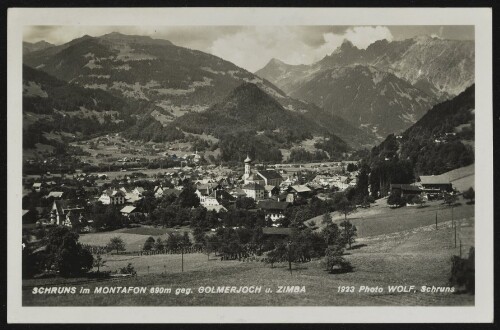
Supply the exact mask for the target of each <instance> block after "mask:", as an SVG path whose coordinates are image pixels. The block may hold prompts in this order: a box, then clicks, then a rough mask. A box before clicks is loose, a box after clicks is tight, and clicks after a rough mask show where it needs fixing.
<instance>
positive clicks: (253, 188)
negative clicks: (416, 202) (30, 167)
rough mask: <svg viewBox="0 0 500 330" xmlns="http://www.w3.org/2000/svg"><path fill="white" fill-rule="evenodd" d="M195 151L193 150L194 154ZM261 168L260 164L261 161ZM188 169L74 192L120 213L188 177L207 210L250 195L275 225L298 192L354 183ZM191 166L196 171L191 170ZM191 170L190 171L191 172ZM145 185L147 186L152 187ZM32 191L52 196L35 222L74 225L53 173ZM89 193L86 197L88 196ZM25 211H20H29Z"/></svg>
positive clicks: (437, 189)
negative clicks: (156, 180) (160, 180)
mask: <svg viewBox="0 0 500 330" xmlns="http://www.w3.org/2000/svg"><path fill="white" fill-rule="evenodd" d="M194 156H197V153H196V154H194ZM260 168H263V167H260ZM199 169H200V167H198V168H197V169H193V171H191V172H189V171H187V170H188V169H186V168H183V169H174V172H168V173H165V174H164V178H167V179H168V181H169V182H170V183H172V184H173V187H172V185H169V187H164V186H162V185H161V184H157V185H156V186H154V188H152V189H151V188H149V189H148V188H145V187H142V186H140V185H138V186H135V187H133V188H126V187H130V186H133V184H134V183H133V182H134V181H133V180H132V179H133V178H132V177H129V176H125V178H124V180H127V181H126V182H127V183H128V184H126V185H125V184H124V185H123V186H118V187H108V188H105V187H104V186H102V185H101V186H102V188H101V189H100V186H99V185H92V187H87V186H84V188H83V189H84V190H85V192H86V193H87V194H85V196H86V197H84V198H77V200H80V201H81V204H85V203H86V202H89V201H91V200H97V201H99V202H101V203H102V204H103V205H113V206H115V207H117V208H118V209H119V210H120V212H121V214H122V215H123V216H125V217H131V216H132V215H133V214H135V213H142V212H143V210H141V209H140V201H141V200H142V199H143V198H144V197H145V195H146V194H149V195H150V196H151V195H152V196H154V197H155V198H158V199H160V198H162V197H164V196H169V195H174V196H179V195H180V194H181V192H182V190H183V189H184V187H183V185H182V182H183V180H186V179H188V180H190V181H191V182H193V183H194V185H195V188H196V190H195V194H196V195H197V196H198V198H199V200H200V204H201V205H202V206H203V207H205V208H206V209H207V210H209V211H215V212H223V211H227V208H226V207H227V205H230V204H231V203H234V202H235V201H236V200H237V198H238V197H247V198H251V199H253V200H254V201H255V203H256V206H257V208H258V209H261V210H263V211H264V212H265V214H266V217H267V219H268V220H270V221H271V222H272V224H273V226H275V227H276V226H278V224H279V220H280V219H283V218H284V214H285V210H286V209H287V207H289V206H290V205H291V204H292V203H294V202H295V201H296V200H297V199H298V198H304V199H306V198H309V197H311V196H312V195H316V194H318V193H321V192H322V191H324V190H331V189H335V190H339V191H343V190H345V189H348V188H349V187H354V186H356V184H357V176H358V172H357V171H352V172H345V171H343V172H341V173H338V172H336V173H334V174H331V173H328V172H323V173H318V174H317V175H316V176H315V177H314V178H313V179H309V180H308V182H306V183H305V184H301V183H300V182H304V180H299V177H298V176H297V175H296V174H294V175H287V173H286V171H284V170H279V169H277V168H276V167H274V169H273V168H271V169H269V168H266V169H257V168H254V166H253V162H252V160H251V159H250V157H248V156H247V158H246V159H245V160H244V172H243V174H242V175H241V176H237V175H236V176H235V175H234V173H233V172H232V171H231V170H229V169H227V170H226V169H223V168H222V167H219V168H216V167H215V166H213V165H212V166H211V167H208V169H206V170H203V171H201V170H199ZM195 172H196V173H195ZM190 173H195V174H194V175H192V174H190ZM90 177H91V178H92V179H101V180H103V179H106V178H105V176H104V175H85V174H84V173H81V172H78V173H75V175H74V177H73V179H74V180H77V181H79V182H81V183H85V182H86V181H85V180H89V178H90ZM151 186H152V185H150V186H149V187H151ZM452 189H453V188H452V184H451V183H450V180H449V178H447V177H446V176H444V175H441V176H421V177H420V182H418V183H417V184H391V186H390V193H394V192H395V191H398V192H399V193H400V194H401V195H402V196H407V195H417V194H418V195H422V196H424V197H425V198H429V199H432V198H434V197H435V196H437V195H439V194H440V193H442V192H443V191H452ZM31 190H32V191H36V192H41V191H47V194H46V195H45V196H44V198H52V199H53V205H52V207H51V209H50V214H49V215H47V214H44V215H42V219H41V220H40V223H42V224H52V225H65V226H70V227H71V226H74V225H75V224H77V223H79V222H81V219H82V216H83V215H82V214H83V212H84V207H83V206H81V205H77V204H78V202H74V200H75V199H71V201H70V200H69V199H65V194H64V192H63V191H60V190H58V187H57V184H56V181H55V180H54V179H51V178H49V179H46V180H43V182H35V183H34V184H33V185H32V186H31ZM89 196H91V197H89ZM28 213H29V212H28V211H27V210H25V211H23V217H24V216H25V215H28Z"/></svg>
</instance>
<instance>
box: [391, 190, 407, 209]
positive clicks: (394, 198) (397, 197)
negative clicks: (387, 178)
mask: <svg viewBox="0 0 500 330" xmlns="http://www.w3.org/2000/svg"><path fill="white" fill-rule="evenodd" d="M387 204H388V205H390V206H392V207H401V206H404V205H405V204H406V201H405V200H404V199H403V198H402V197H401V194H397V193H393V194H391V195H390V196H389V197H388V198H387Z"/></svg>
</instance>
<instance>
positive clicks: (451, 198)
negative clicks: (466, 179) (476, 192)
mask: <svg viewBox="0 0 500 330" xmlns="http://www.w3.org/2000/svg"><path fill="white" fill-rule="evenodd" d="M457 201H458V196H457V195H454V194H449V193H446V194H445V195H444V203H445V204H446V205H448V206H451V207H453V206H454V205H455V203H456V202H457Z"/></svg>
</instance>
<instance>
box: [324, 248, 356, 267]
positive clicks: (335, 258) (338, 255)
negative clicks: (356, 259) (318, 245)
mask: <svg viewBox="0 0 500 330" xmlns="http://www.w3.org/2000/svg"><path fill="white" fill-rule="evenodd" d="M343 254H344V249H343V248H342V246H340V245H333V246H330V247H328V248H327V249H326V251H325V258H324V261H323V264H324V266H325V268H326V270H327V271H328V272H330V273H334V272H348V271H351V270H352V266H351V264H350V263H349V262H348V261H347V260H346V259H345V258H344V257H343Z"/></svg>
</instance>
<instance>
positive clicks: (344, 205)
mask: <svg viewBox="0 0 500 330" xmlns="http://www.w3.org/2000/svg"><path fill="white" fill-rule="evenodd" d="M333 202H334V205H335V209H336V210H337V211H339V212H340V213H341V214H343V215H344V220H346V221H347V215H349V214H351V213H352V212H354V211H355V210H356V206H354V204H353V203H352V202H351V201H349V200H348V199H347V197H346V196H345V195H344V193H336V194H335V195H334V196H333Z"/></svg>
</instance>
